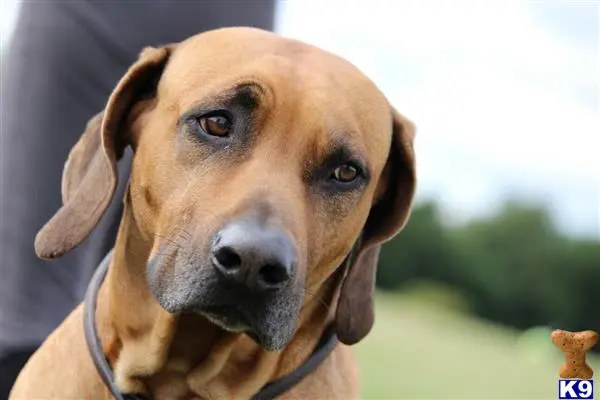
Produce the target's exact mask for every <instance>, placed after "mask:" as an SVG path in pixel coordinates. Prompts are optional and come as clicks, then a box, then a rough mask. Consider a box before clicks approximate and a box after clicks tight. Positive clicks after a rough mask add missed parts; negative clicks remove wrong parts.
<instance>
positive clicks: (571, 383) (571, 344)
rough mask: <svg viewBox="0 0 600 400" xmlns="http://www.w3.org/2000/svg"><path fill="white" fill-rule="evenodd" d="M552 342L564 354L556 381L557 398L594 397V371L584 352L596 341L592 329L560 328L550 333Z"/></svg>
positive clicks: (596, 338)
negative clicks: (567, 329)
mask: <svg viewBox="0 0 600 400" xmlns="http://www.w3.org/2000/svg"><path fill="white" fill-rule="evenodd" d="M551 338H552V343H554V345H555V346H556V347H558V348H559V349H560V350H561V351H562V352H563V354H564V356H565V363H564V364H563V365H562V366H561V367H560V371H559V375H560V377H561V378H562V379H559V381H558V399H559V400H583V399H585V400H591V399H593V398H594V381H593V380H592V376H593V375H594V371H592V368H590V366H589V365H588V364H587V363H586V360H585V354H586V352H587V351H588V350H590V349H591V348H592V347H594V346H595V345H596V343H598V339H599V335H598V333H596V332H594V331H583V332H569V331H563V330H560V329H557V330H555V331H554V332H552V334H551Z"/></svg>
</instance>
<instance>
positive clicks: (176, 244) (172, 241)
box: [154, 233, 181, 247]
mask: <svg viewBox="0 0 600 400" xmlns="http://www.w3.org/2000/svg"><path fill="white" fill-rule="evenodd" d="M154 235H155V236H158V237H159V238H162V239H165V240H166V241H168V242H170V243H173V244H174V245H175V246H177V247H181V245H180V244H179V243H177V242H176V241H174V240H173V239H171V238H168V237H166V236H164V235H161V234H160V233H155V234H154Z"/></svg>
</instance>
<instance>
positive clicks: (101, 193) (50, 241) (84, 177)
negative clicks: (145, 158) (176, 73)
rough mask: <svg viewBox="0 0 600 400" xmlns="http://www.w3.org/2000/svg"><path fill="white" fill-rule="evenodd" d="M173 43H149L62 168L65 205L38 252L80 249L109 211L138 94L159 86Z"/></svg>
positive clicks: (41, 237)
mask: <svg viewBox="0 0 600 400" xmlns="http://www.w3.org/2000/svg"><path fill="white" fill-rule="evenodd" d="M173 48H174V47H173V46H165V47H161V48H150V47H149V48H145V49H144V50H143V51H142V52H141V54H140V56H139V58H138V60H137V62H136V63H134V64H133V65H132V66H131V67H130V68H129V70H128V71H127V73H126V74H125V75H124V76H123V78H121V80H120V81H119V83H118V84H117V86H116V88H115V89H114V91H113V92H112V94H111V95H110V97H109V99H108V102H107V104H106V108H105V110H104V111H103V112H100V113H99V114H97V115H96V116H94V117H93V118H92V119H91V120H90V121H89V122H88V124H87V127H86V130H85V132H84V133H83V135H81V138H80V139H79V142H77V144H76V145H75V146H74V147H73V149H72V150H71V152H70V154H69V158H68V159H67V162H66V164H65V167H64V170H63V176H62V188H61V191H62V203H63V205H62V207H61V208H60V209H59V210H58V211H57V212H56V214H54V216H53V217H52V218H51V219H50V221H48V222H47V223H46V225H44V227H43V228H42V229H41V230H40V231H39V232H38V234H37V236H36V238H35V251H36V253H37V255H38V256H39V257H41V258H56V257H60V256H62V255H63V254H65V253H67V252H69V251H70V250H72V249H73V248H75V247H76V246H77V245H79V244H80V243H81V242H82V241H83V240H84V239H85V238H86V237H87V236H88V235H89V234H90V233H91V231H92V230H93V229H94V227H95V226H96V224H97V223H98V221H99V220H100V218H101V217H102V215H103V214H104V212H105V211H106V209H107V207H108V206H109V204H110V202H111V200H112V197H113V194H114V192H115V189H116V187H117V160H118V159H119V158H121V156H122V154H123V150H124V149H125V147H126V145H127V140H128V139H127V137H126V135H125V133H124V132H123V130H124V124H123V122H124V121H125V119H126V117H127V114H128V112H129V111H130V110H131V108H132V106H133V105H134V104H135V100H136V98H139V96H141V95H145V94H147V93H148V92H149V91H154V90H155V89H156V84H157V82H158V78H159V77H160V75H161V73H162V70H163V69H164V66H165V64H166V62H167V59H168V58H169V55H170V54H171V52H172V50H173Z"/></svg>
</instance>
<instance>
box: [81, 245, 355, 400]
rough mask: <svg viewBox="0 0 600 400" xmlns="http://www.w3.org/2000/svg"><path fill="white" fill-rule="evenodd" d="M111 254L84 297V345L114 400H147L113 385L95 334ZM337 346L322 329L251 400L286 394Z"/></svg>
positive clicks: (330, 330) (329, 332)
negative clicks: (300, 357) (295, 361)
mask: <svg viewBox="0 0 600 400" xmlns="http://www.w3.org/2000/svg"><path fill="white" fill-rule="evenodd" d="M356 248H357V246H356V245H355V246H354V248H353V249H352V252H351V253H350V254H349V255H348V257H347V258H346V261H345V262H344V265H343V267H344V268H346V269H347V268H348V267H349V266H350V264H351V262H352V261H353V258H354V255H355V254H354V253H355V250H356ZM112 253H113V251H112V250H111V251H109V252H108V254H107V255H106V257H104V259H103V260H102V262H101V263H100V265H98V268H96V271H95V272H94V276H93V277H92V280H91V281H90V284H89V286H88V288H87V291H86V294H85V305H84V311H83V313H84V315H83V323H84V332H85V340H86V342H87V346H88V350H89V352H90V355H91V357H92V360H93V362H94V365H95V366H96V370H98V374H99V375H100V377H102V380H103V381H104V384H105V385H106V387H107V388H108V390H110V392H111V393H112V395H113V396H114V397H115V399H116V400H149V398H148V397H146V396H144V395H136V394H125V393H121V391H120V389H119V388H118V387H117V385H116V384H115V381H114V376H113V371H112V369H111V367H110V365H109V363H108V361H107V360H106V356H105V355H104V351H103V350H102V345H101V343H100V339H99V338H98V331H97V329H96V305H97V302H98V291H99V290H100V285H101V284H102V282H103V281H104V278H105V277H106V273H107V271H108V266H109V265H110V262H111V260H112ZM337 343H338V340H337V336H336V334H335V330H334V326H333V325H330V326H329V327H327V329H325V332H323V336H321V340H320V341H319V344H318V345H317V347H316V348H315V350H314V352H313V353H312V354H311V355H310V357H309V358H308V359H307V360H306V361H304V362H303V363H302V364H301V365H300V366H299V367H298V368H297V369H296V370H295V371H294V372H292V373H291V374H290V375H287V376H285V377H283V378H280V379H278V380H276V381H273V382H271V383H268V384H266V385H265V386H263V388H262V389H261V390H260V391H259V392H258V393H257V394H255V395H254V396H253V397H252V400H267V399H274V398H275V397H277V396H280V395H281V394H283V393H285V392H287V391H288V390H289V389H291V388H292V387H293V386H295V385H296V384H297V383H298V382H300V381H301V380H302V379H304V378H305V377H306V376H307V375H309V374H310V373H311V372H312V371H314V370H315V369H317V368H318V367H319V365H321V363H323V361H325V359H327V357H328V356H329V355H330V354H331V352H332V351H333V349H334V348H335V346H336V345H337Z"/></svg>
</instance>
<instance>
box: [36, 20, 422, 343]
mask: <svg viewBox="0 0 600 400" xmlns="http://www.w3.org/2000/svg"><path fill="white" fill-rule="evenodd" d="M145 58H146V60H145ZM165 65H166V66H165ZM128 75H129V77H127V76H126V77H125V78H124V79H123V80H122V81H121V84H120V85H119V86H118V87H117V89H116V90H115V93H113V95H112V96H111V101H109V106H108V107H107V110H106V112H105V115H104V120H103V123H102V127H101V129H99V130H100V131H101V132H102V134H103V135H104V138H103V139H104V142H103V144H104V147H105V149H104V153H106V152H107V151H106V147H108V148H109V149H108V150H109V151H108V152H110V147H111V143H110V138H111V137H112V138H113V143H112V147H117V148H118V147H119V146H120V145H121V146H122V144H120V143H123V142H125V143H127V144H130V145H131V146H132V148H133V149H134V151H135V156H134V159H133V166H132V172H131V180H130V185H129V193H128V199H127V202H128V203H129V206H130V207H131V212H132V214H133V216H134V220H135V222H136V224H137V226H138V228H139V230H140V231H141V233H142V235H143V236H145V237H146V238H147V240H150V241H152V244H153V245H152V251H151V254H150V256H149V258H148V262H147V267H146V272H147V274H146V275H147V282H148V285H149V287H150V290H151V291H152V293H153V294H154V296H155V297H156V299H157V300H158V302H159V303H160V304H161V306H162V307H163V308H165V309H166V310H167V311H169V312H172V313H181V312H195V313H199V314H201V315H203V316H205V317H206V318H208V319H209V320H211V321H212V322H214V323H215V324H217V325H219V326H221V327H222V328H224V329H227V330H231V331H245V332H247V333H248V334H249V335H250V336H252V337H253V338H254V339H255V340H256V341H257V342H259V343H261V344H262V345H263V346H264V347H265V348H267V349H271V350H277V349H281V348H283V347H284V346H285V345H286V344H287V342H288V341H289V340H290V339H291V337H292V336H293V333H294V330H295V328H296V323H297V321H298V318H299V314H300V312H301V309H302V305H303V304H304V301H305V296H306V294H307V293H308V294H311V293H315V292H316V291H317V290H318V288H319V287H320V285H322V284H323V282H324V281H325V280H326V279H328V278H329V277H331V276H332V274H333V273H334V271H335V270H336V269H337V268H338V267H339V266H340V265H341V264H342V263H343V261H344V259H345V258H346V257H347V255H348V253H349V252H350V250H351V249H352V247H353V245H354V244H355V242H356V241H357V239H358V237H359V235H360V234H361V231H363V230H365V235H366V238H365V240H366V242H367V244H370V245H374V244H377V243H379V242H381V241H382V240H385V239H387V238H389V237H390V236H391V235H393V234H394V233H395V232H396V231H397V230H399V229H400V227H401V226H402V225H403V224H404V221H405V220H406V215H407V214H408V207H409V206H410V202H411V199H412V195H413V190H414V173H413V165H412V163H413V160H412V149H411V148H409V146H410V142H411V140H412V131H411V130H412V126H411V124H410V122H408V121H407V120H405V119H403V118H401V117H400V116H399V115H398V114H395V115H394V118H393V115H392V110H391V109H390V106H389V104H388V102H387V100H386V99H385V97H384V96H383V95H382V94H381V92H380V91H379V90H378V89H377V88H376V87H375V85H374V84H373V83H372V82H371V81H370V80H368V79H367V78H366V77H365V76H364V75H362V74H361V73H360V72H359V71H358V70H357V69H356V68H355V67H354V66H352V65H351V64H349V63H348V62H346V61H344V60H342V59H340V58H338V57H336V56H333V55H331V54H329V53H326V52H324V51H321V50H319V49H316V48H314V47H311V46H308V45H305V44H302V43H299V42H295V41H289V40H284V39H282V38H279V37H277V36H275V35H272V34H269V33H266V32H262V31H258V30H253V29H225V30H219V31H213V32H209V33H205V34H202V35H198V36H196V37H193V38H191V39H189V40H187V41H185V42H183V43H181V44H179V45H177V46H176V47H175V46H173V47H170V48H165V49H159V50H152V49H149V50H147V51H146V52H145V54H142V56H141V57H140V61H138V64H137V67H136V66H134V67H133V68H132V69H131V70H130V72H129V73H128ZM136 80H138V81H142V83H139V82H138V83H135V85H134V84H132V83H131V82H135V81H136ZM153 81H154V82H157V83H153ZM131 86H135V87H136V89H135V90H134V89H131V88H130V87H131ZM122 98H128V100H126V101H123V100H122ZM111 102H112V103H111ZM111 105H112V108H111ZM106 114H109V115H106ZM113 114H116V115H117V116H113ZM125 114H126V115H125ZM124 127H126V128H124ZM119 129H120V130H121V131H126V132H125V133H123V132H121V133H119V134H114V133H111V130H119ZM394 135H395V136H394ZM82 140H83V139H82ZM90 140H91V139H90ZM99 146H100V145H99V143H96V145H95V147H96V148H97V147H99ZM92 147H93V146H92ZM116 151H117V152H118V151H119V150H118V149H117V150H116ZM75 152H76V150H74V152H73V153H75ZM83 152H84V151H80V153H83ZM394 156H395V157H396V158H397V159H395V160H394V159H393V157H394ZM92 157H93V154H92V155H90V156H88V158H90V159H91V158H92ZM74 158H76V157H75V156H74V155H73V154H72V156H71V159H74ZM100 158H102V157H100ZM98 162H100V161H98ZM74 163H82V162H78V161H77V159H74V160H71V161H70V163H69V164H74ZM85 164H86V167H87V168H89V165H91V164H93V162H85ZM68 168H69V166H67V167H66V171H65V175H66V177H65V179H67V180H68V175H69V174H68V171H67V169H68ZM113 173H114V172H113ZM80 175H81V173H78V174H77V177H76V180H82V181H83V180H85V178H81V176H80ZM398 180H401V181H402V182H404V185H405V187H404V188H403V187H402V184H403V183H402V182H400V183H399V182H398ZM83 183H85V182H83ZM111 184H112V183H111ZM79 186H82V184H80V183H79V182H77V183H67V184H64V186H63V192H66V194H65V193H63V195H64V197H65V198H66V199H65V204H68V203H69V200H70V199H68V197H69V192H74V191H75V189H79ZM70 188H73V189H70ZM394 206H396V207H400V208H402V210H395V211H394V210H393V209H390V207H392V208H393V207H394ZM65 207H66V206H65ZM65 207H63V209H64V208H65ZM377 207H379V208H380V209H377ZM374 210H376V212H374ZM61 211H62V210H61ZM386 212H387V213H389V215H385V213H386ZM59 214H60V212H59V213H58V214H57V215H59ZM55 218H56V217H55ZM390 221H391V222H390ZM51 222H52V221H51ZM53 233H55V232H53ZM39 242H40V240H39V238H38V245H39ZM63 246H64V247H68V246H67V245H64V243H63ZM39 247H40V246H38V252H39V253H44V252H43V251H40V249H39ZM46 247H48V246H46ZM56 247H57V246H55V248H56ZM365 249H366V247H365ZM56 252H57V251H56V249H54V250H52V252H51V253H52V254H54V253H56ZM63 252H64V251H63ZM46 253H48V252H46ZM42 255H44V254H42ZM367 258H368V259H367V260H366V261H363V264H368V265H366V266H362V268H364V269H367V270H368V271H366V273H365V274H366V276H368V277H367V278H364V277H359V278H353V279H361V280H362V281H363V282H360V283H359V284H358V286H357V287H358V288H361V287H363V289H364V290H365V291H368V292H369V295H370V292H371V291H372V287H371V286H372V279H373V278H372V275H374V268H375V263H376V254H375V255H374V256H373V255H371V256H368V257H367ZM360 267H361V266H360V265H358V266H357V265H355V266H353V267H352V268H355V269H356V268H360ZM350 276H351V274H350V275H349V277H350ZM365 283H366V286H365ZM352 285H356V284H355V283H352V282H351V283H350V286H352ZM346 290H348V291H349V290H352V289H351V288H350V289H346ZM343 292H344V290H342V297H344V293H343ZM345 296H346V297H347V298H350V299H351V298H353V297H356V298H357V299H360V298H361V297H363V296H364V294H361V293H350V294H349V293H346V294H345ZM340 301H342V302H343V301H348V299H344V298H342V299H341V300H340ZM353 312H359V310H358V309H356V310H354V311H353ZM338 314H339V310H338ZM349 318H350V323H349V324H350V325H352V326H355V325H356V322H353V319H354V318H355V317H349ZM358 335H359V336H360V335H363V333H362V332H361V333H359V334H358ZM342 336H343V333H342ZM351 336H352V334H351ZM349 341H352V340H349Z"/></svg>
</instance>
